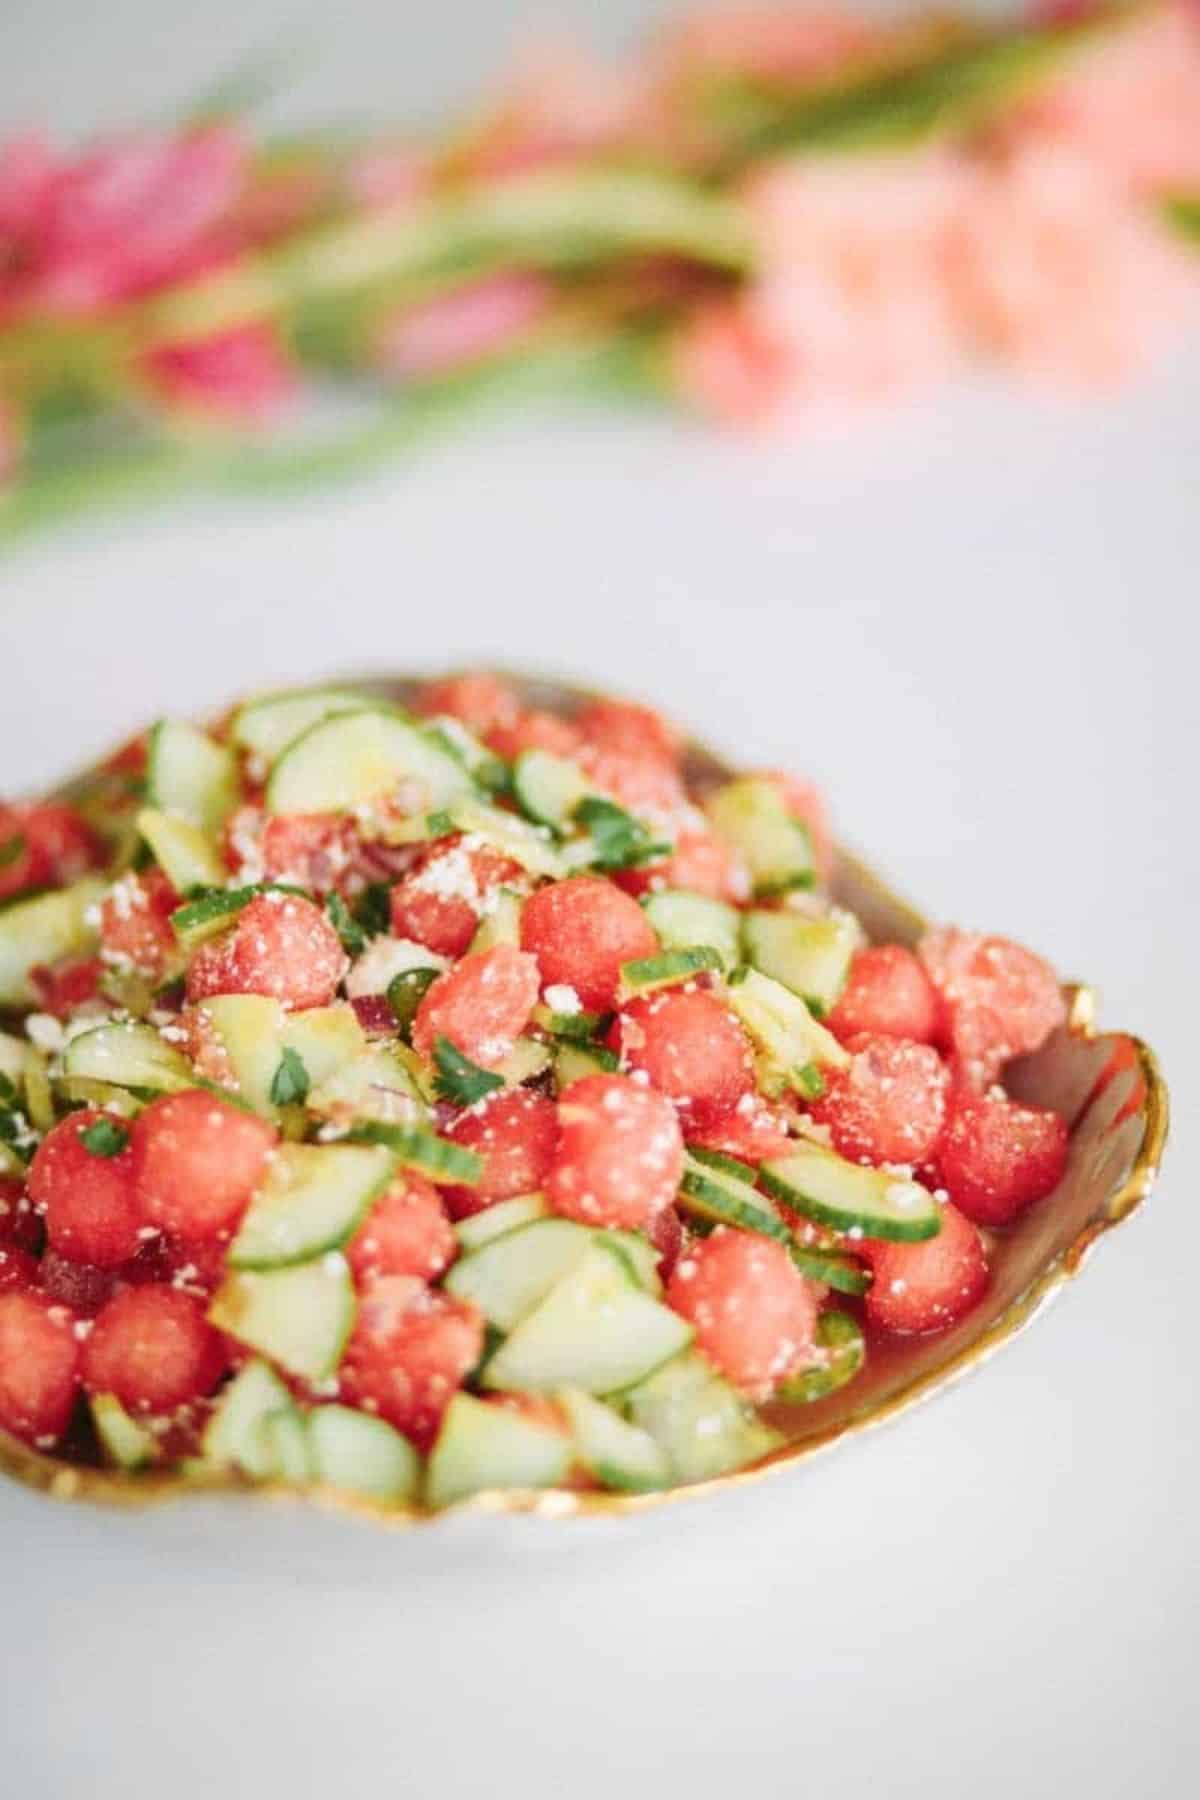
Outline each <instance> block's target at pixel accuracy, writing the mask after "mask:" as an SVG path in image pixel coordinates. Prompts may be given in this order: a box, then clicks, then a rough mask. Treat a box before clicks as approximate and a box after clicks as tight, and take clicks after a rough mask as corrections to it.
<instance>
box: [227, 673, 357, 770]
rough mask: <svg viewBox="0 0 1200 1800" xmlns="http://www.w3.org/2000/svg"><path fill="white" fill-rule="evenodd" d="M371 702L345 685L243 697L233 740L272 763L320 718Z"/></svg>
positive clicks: (234, 725) (349, 710)
mask: <svg viewBox="0 0 1200 1800" xmlns="http://www.w3.org/2000/svg"><path fill="white" fill-rule="evenodd" d="M370 704H371V702H370V700H369V698H368V697H367V696H366V695H365V694H356V693H354V692H353V691H352V690H351V689H349V688H296V689H293V690H292V691H291V692H288V693H282V694H263V695H260V696H259V698H258V699H255V700H247V702H246V704H245V705H244V706H243V707H241V709H240V710H239V711H238V712H237V713H236V714H235V716H234V721H233V731H232V736H233V741H234V743H235V744H237V745H239V746H240V748H241V749H243V750H248V751H250V753H251V754H252V755H254V756H259V757H261V758H262V760H263V761H264V762H266V763H273V762H274V761H275V760H276V758H277V757H278V756H280V755H281V754H282V752H283V751H284V750H286V749H287V747H288V745H289V744H290V743H292V742H294V740H295V739H296V738H298V737H299V736H300V734H301V733H302V732H305V731H307V730H308V729H309V727H310V726H311V725H317V724H319V723H320V722H321V720H322V719H328V718H331V717H332V716H333V715H334V714H335V713H345V712H361V711H362V710H363V709H364V708H366V707H369V706H370Z"/></svg>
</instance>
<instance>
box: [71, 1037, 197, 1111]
mask: <svg viewBox="0 0 1200 1800" xmlns="http://www.w3.org/2000/svg"><path fill="white" fill-rule="evenodd" d="M62 1073H63V1075H64V1076H68V1077H72V1078H75V1079H80V1080H84V1081H103V1082H107V1083H110V1084H111V1085H112V1086H114V1087H123V1088H140V1089H143V1090H150V1091H152V1092H155V1093H161V1094H173V1093H178V1092H179V1090H180V1089H181V1088H188V1087H195V1085H196V1077H195V1074H194V1073H193V1070H192V1066H191V1064H190V1063H189V1062H188V1060H187V1058H186V1056H183V1055H182V1054H181V1053H180V1052H179V1051H178V1050H176V1049H175V1048H174V1047H173V1046H172V1045H170V1044H167V1043H164V1041H163V1039H162V1038H161V1037H160V1036H159V1035H158V1032H157V1031H155V1029H154V1027H153V1025H140V1024H136V1023H129V1024H125V1023H118V1024H110V1025H97V1026H96V1027H95V1028H94V1030H92V1031H82V1032H80V1034H79V1036H78V1037H74V1038H72V1039H71V1040H70V1042H69V1043H68V1044H67V1046H66V1048H65V1050H64V1051H63V1053H62Z"/></svg>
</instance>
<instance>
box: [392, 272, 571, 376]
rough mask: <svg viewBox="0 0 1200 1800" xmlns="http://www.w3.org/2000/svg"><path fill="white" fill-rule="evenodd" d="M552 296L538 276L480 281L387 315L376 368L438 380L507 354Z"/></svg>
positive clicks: (535, 322) (512, 274)
mask: <svg viewBox="0 0 1200 1800" xmlns="http://www.w3.org/2000/svg"><path fill="white" fill-rule="evenodd" d="M553 296H554V290H553V288H552V287H551V285H550V283H549V282H548V281H545V280H543V278H542V277H541V276H540V275H534V274H531V273H526V272H524V271H521V270H511V271H508V272H505V273H501V274H497V275H485V276H482V277H480V279H478V280H476V281H471V282H468V283H467V284H466V285H465V286H463V287H459V288H455V289H453V291H452V292H450V293H446V294H438V295H436V296H435V297H434V298H433V299H431V300H423V301H420V302H419V303H418V304H417V305H415V306H410V307H406V308H404V309H403V310H402V311H400V312H397V313H395V314H393V315H392V317H391V318H390V319H389V320H387V322H386V323H385V324H384V325H383V327H382V329H381V330H380V333H379V336H378V340H377V349H378V360H379V363H380V366H381V367H382V368H384V369H385V370H386V371H387V372H388V374H390V375H400V376H403V377H404V378H405V379H413V378H418V379H419V378H422V377H426V376H432V375H444V374H447V373H449V372H451V371H453V370H456V369H461V368H466V367H469V366H470V365H471V364H473V363H477V362H482V361H483V360H484V359H485V358H487V357H490V356H495V355H497V354H498V353H499V352H501V351H504V350H508V349H511V348H512V347H513V346H514V345H515V344H517V343H519V342H520V341H521V340H522V339H523V338H525V337H527V336H528V335H529V333H530V331H531V330H532V329H533V327H534V326H536V325H538V324H540V322H541V321H542V319H543V318H544V317H545V316H546V314H547V312H548V311H549V309H550V305H551V302H552V300H553Z"/></svg>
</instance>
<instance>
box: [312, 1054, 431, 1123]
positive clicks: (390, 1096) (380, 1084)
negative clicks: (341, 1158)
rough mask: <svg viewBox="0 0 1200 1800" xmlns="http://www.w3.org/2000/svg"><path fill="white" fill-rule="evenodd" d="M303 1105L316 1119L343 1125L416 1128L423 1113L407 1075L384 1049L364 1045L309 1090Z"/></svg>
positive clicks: (415, 1089)
mask: <svg viewBox="0 0 1200 1800" xmlns="http://www.w3.org/2000/svg"><path fill="white" fill-rule="evenodd" d="M307 1104H308V1109H309V1111H310V1112H314V1113H316V1114H318V1116H319V1117H321V1118H326V1119H332V1120H335V1121H341V1122H343V1123H345V1122H350V1121H356V1120H372V1119H373V1120H376V1121H378V1122H379V1123H380V1124H385V1125H386V1124H392V1125H404V1124H410V1125H416V1124H417V1123H418V1122H419V1121H420V1120H422V1119H423V1118H424V1117H425V1116H426V1112H427V1108H426V1105H425V1101H424V1100H423V1099H422V1097H421V1095H420V1093H419V1091H418V1089H417V1085H416V1083H415V1082H414V1080H413V1078H412V1076H411V1075H410V1073H409V1071H408V1070H407V1068H406V1067H405V1066H404V1064H403V1063H402V1062H401V1061H400V1059H399V1057H398V1056H396V1055H395V1054H394V1052H393V1051H391V1050H390V1049H388V1048H387V1047H386V1046H384V1045H368V1046H367V1048H366V1049H365V1050H363V1051H362V1052H361V1053H360V1054H359V1055H358V1056H356V1057H355V1058H354V1060H353V1061H352V1062H347V1063H343V1064H342V1065H341V1066H340V1067H339V1068H337V1069H335V1070H334V1072H333V1073H332V1074H330V1075H327V1076H325V1078H324V1079H323V1080H321V1081H319V1082H318V1083H317V1084H316V1085H315V1086H314V1087H313V1088H312V1089H311V1090H310V1092H309V1096H308V1102H307Z"/></svg>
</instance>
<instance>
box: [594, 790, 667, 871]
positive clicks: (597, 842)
mask: <svg viewBox="0 0 1200 1800" xmlns="http://www.w3.org/2000/svg"><path fill="white" fill-rule="evenodd" d="M572 816H573V818H574V819H575V820H576V822H577V823H578V824H580V825H582V826H583V828H584V830H585V831H586V832H587V834H588V836H589V837H590V838H591V840H592V844H593V846H594V848H593V853H592V856H591V858H590V861H591V864H592V867H593V868H596V869H631V868H633V867H635V866H636V865H637V864H638V863H644V862H650V861H652V860H653V858H654V857H656V856H667V855H669V854H670V850H671V846H670V844H665V843H661V842H658V841H656V840H655V839H654V838H652V837H651V835H650V833H649V832H648V831H647V829H646V827H645V826H644V825H643V824H642V822H641V820H640V819H635V818H634V816H633V814H632V813H628V812H626V811H625V808H624V807H623V806H618V805H617V804H616V802H615V801H614V800H602V799H601V798H600V796H599V795H598V794H588V795H587V796H586V797H585V798H584V799H582V800H581V801H580V802H579V805H578V806H577V807H576V808H575V811H574V814H573V815H572Z"/></svg>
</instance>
